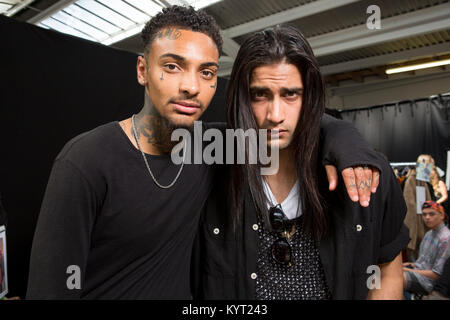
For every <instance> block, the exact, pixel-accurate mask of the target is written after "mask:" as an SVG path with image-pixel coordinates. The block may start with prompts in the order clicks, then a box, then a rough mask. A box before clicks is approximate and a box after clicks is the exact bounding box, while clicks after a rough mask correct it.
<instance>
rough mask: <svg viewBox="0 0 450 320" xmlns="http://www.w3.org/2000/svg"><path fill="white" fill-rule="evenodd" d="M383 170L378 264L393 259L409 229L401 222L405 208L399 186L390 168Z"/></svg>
mask: <svg viewBox="0 0 450 320" xmlns="http://www.w3.org/2000/svg"><path fill="white" fill-rule="evenodd" d="M385 171H386V172H385V173H384V174H383V175H382V176H381V179H382V180H383V185H381V190H382V192H383V199H385V200H384V213H383V221H382V229H381V243H380V254H379V257H378V264H382V263H386V262H390V261H392V260H394V259H395V257H396V256H397V255H398V254H399V253H400V252H401V251H402V249H403V248H405V247H406V246H407V245H408V242H409V230H408V228H407V227H406V225H405V224H404V223H403V221H404V220H405V215H406V210H407V208H406V203H405V200H404V198H403V194H402V191H401V187H400V185H399V183H398V182H397V179H396V178H395V176H394V173H393V172H392V170H390V171H389V170H387V168H386V169H385ZM381 179H380V182H381V181H382V180H381Z"/></svg>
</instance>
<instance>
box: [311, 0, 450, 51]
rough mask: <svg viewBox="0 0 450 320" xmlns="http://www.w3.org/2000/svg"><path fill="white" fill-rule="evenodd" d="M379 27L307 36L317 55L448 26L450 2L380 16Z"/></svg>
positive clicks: (348, 29)
mask: <svg viewBox="0 0 450 320" xmlns="http://www.w3.org/2000/svg"><path fill="white" fill-rule="evenodd" d="M381 26H382V28H381V29H374V30H371V29H368V28H367V26H366V25H365V24H363V25H359V26H356V27H352V28H347V29H344V30H339V31H335V32H330V33H327V34H324V35H320V36H317V37H313V38H310V39H308V41H309V43H310V44H311V47H312V48H313V50H314V54H315V56H317V57H320V56H324V55H329V54H334V53H338V52H343V51H347V50H352V49H357V48H361V47H365V46H369V45H374V44H378V43H382V42H387V41H393V40H398V39H402V38H406V37H412V36H416V35H420V34H424V33H430V32H435V31H439V30H443V29H448V28H449V26H450V3H448V2H447V3H444V4H441V5H438V6H435V7H431V8H426V9H422V10H417V11H415V12H412V13H407V14H402V15H400V16H396V17H392V18H387V19H383V20H382V21H381Z"/></svg>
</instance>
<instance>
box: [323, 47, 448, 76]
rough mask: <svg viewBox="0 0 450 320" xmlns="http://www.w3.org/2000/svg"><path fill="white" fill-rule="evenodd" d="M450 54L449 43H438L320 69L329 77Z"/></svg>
mask: <svg viewBox="0 0 450 320" xmlns="http://www.w3.org/2000/svg"><path fill="white" fill-rule="evenodd" d="M447 52H450V42H446V43H440V44H437V45H434V46H428V47H423V48H417V49H411V50H405V51H400V52H395V53H390V54H384V55H381V56H375V57H369V58H364V59H358V60H352V61H347V62H341V63H336V64H330V65H326V66H323V67H321V68H320V71H321V72H322V74H323V75H331V74H336V73H342V72H347V71H352V70H361V69H365V68H371V67H376V66H382V65H386V64H391V63H395V62H397V61H400V60H411V59H415V58H419V57H425V56H430V55H435V54H443V53H447Z"/></svg>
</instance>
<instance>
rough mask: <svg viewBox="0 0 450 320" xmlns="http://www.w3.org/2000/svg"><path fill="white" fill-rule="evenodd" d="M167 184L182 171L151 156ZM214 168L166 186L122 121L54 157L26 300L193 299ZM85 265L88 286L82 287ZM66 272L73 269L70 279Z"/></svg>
mask: <svg viewBox="0 0 450 320" xmlns="http://www.w3.org/2000/svg"><path fill="white" fill-rule="evenodd" d="M147 159H148V162H149V165H150V168H151V170H152V172H153V174H154V175H155V178H156V179H157V181H158V182H159V183H160V184H162V185H168V184H169V183H170V182H172V181H173V179H174V178H175V176H176V175H177V173H178V170H179V166H178V165H175V164H173V163H172V161H171V159H170V155H167V156H152V155H147ZM211 183H212V167H211V166H208V165H204V164H203V165H195V164H185V165H184V168H183V171H182V172H181V174H180V176H179V178H178V180H177V182H176V183H175V184H174V185H173V186H172V187H171V188H169V189H161V188H159V187H158V186H157V185H156V184H155V183H154V182H153V180H152V178H151V176H150V174H149V172H148V170H147V167H146V166H145V163H144V160H143V157H142V154H141V153H140V151H139V150H137V149H136V148H135V147H134V146H133V145H132V143H131V141H130V140H129V139H128V137H127V136H126V134H125V132H123V130H122V128H121V127H120V125H119V123H118V122H112V123H108V124H105V125H103V126H100V127H98V128H96V129H94V130H92V131H89V132H87V133H84V134H82V135H80V136H78V137H76V138H74V139H72V140H71V141H70V142H68V143H67V144H66V146H65V147H64V148H63V150H62V151H61V152H60V154H59V155H58V156H57V158H56V160H55V163H54V166H53V169H52V172H51V175H50V179H49V182H48V186H47V190H46V193H45V197H44V200H43V203H42V207H41V212H40V215H39V220H38V224H37V228H36V232H35V236H34V242H33V248H32V255H31V263H30V274H29V283H28V292H27V298H28V299H72V298H74V299H76V298H85V299H190V298H191V294H190V288H189V267H188V266H189V265H190V259H191V249H192V244H193V240H194V236H195V233H196V231H197V227H198V220H199V217H200V210H201V208H202V206H203V204H204V201H205V199H206V198H207V195H208V193H209V191H210V189H211ZM69 266H78V267H79V268H80V271H81V273H80V274H81V289H76V288H75V289H72V290H71V289H68V286H67V282H69V284H71V286H72V287H73V286H74V285H76V278H74V276H76V274H77V271H76V267H75V269H73V267H72V269H69V270H68V267H69ZM68 271H69V272H68Z"/></svg>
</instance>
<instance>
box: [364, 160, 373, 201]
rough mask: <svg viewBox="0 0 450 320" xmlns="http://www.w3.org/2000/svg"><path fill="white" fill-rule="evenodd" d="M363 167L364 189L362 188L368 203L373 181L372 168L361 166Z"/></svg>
mask: <svg viewBox="0 0 450 320" xmlns="http://www.w3.org/2000/svg"><path fill="white" fill-rule="evenodd" d="M363 169H364V177H365V179H366V180H365V183H364V185H365V189H364V196H365V197H366V199H367V201H368V202H369V203H370V196H371V195H372V193H371V190H372V183H373V178H372V170H373V169H372V168H371V167H363Z"/></svg>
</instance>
